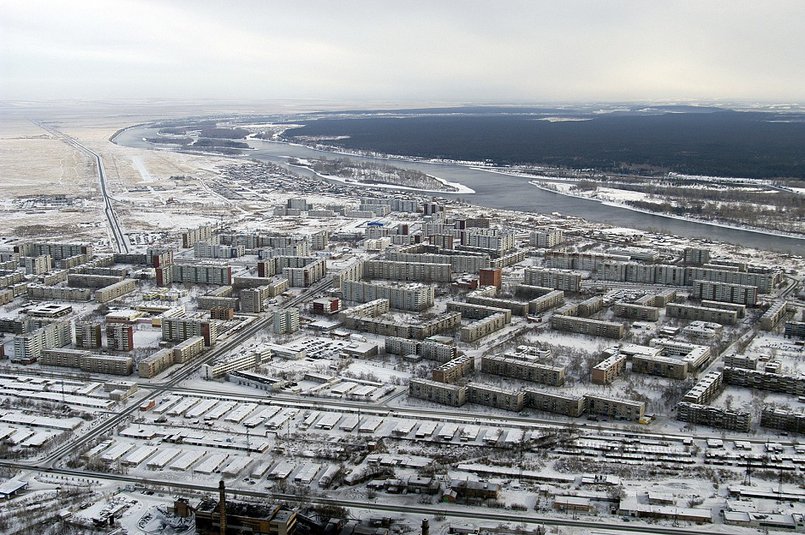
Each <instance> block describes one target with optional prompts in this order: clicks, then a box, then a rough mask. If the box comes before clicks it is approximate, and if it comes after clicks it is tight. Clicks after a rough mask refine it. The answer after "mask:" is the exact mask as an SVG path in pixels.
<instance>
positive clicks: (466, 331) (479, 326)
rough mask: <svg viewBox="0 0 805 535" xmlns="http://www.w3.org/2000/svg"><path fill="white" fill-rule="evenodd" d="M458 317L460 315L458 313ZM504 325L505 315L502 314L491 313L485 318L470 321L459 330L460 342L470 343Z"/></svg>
mask: <svg viewBox="0 0 805 535" xmlns="http://www.w3.org/2000/svg"><path fill="white" fill-rule="evenodd" d="M459 317H461V315H460V314H459ZM505 326H506V316H505V315H504V314H493V315H491V316H489V317H487V318H484V319H482V320H478V321H475V322H472V323H470V324H469V325H467V326H465V327H462V328H461V331H460V332H459V337H460V339H461V341H462V342H467V343H471V342H475V341H476V340H480V339H481V338H483V337H484V336H489V335H490V334H492V333H494V332H497V331H499V330H500V329H502V328H504V327H505Z"/></svg>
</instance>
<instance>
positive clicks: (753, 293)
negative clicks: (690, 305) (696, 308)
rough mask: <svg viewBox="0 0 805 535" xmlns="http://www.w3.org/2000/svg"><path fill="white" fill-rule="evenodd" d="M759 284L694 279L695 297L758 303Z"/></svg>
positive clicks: (745, 303) (730, 301)
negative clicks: (748, 284)
mask: <svg viewBox="0 0 805 535" xmlns="http://www.w3.org/2000/svg"><path fill="white" fill-rule="evenodd" d="M757 294H758V290H757V286H745V285H743V284H731V283H726V282H711V281H700V280H697V281H693V292H692V295H693V297H695V298H697V299H707V300H710V301H724V302H727V303H737V304H739V305H747V306H755V305H757Z"/></svg>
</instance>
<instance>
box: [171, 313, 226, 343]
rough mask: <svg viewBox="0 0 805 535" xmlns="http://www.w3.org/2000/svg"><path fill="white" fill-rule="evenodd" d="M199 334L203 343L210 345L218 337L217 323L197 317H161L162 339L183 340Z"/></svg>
mask: <svg viewBox="0 0 805 535" xmlns="http://www.w3.org/2000/svg"><path fill="white" fill-rule="evenodd" d="M194 336H201V337H203V338H204V345H206V346H212V345H214V344H215V341H216V340H217V338H218V323H217V322H216V321H214V320H212V321H210V320H205V319H198V318H163V319H162V339H163V340H164V341H166V342H184V341H185V340H187V339H188V338H192V337H194Z"/></svg>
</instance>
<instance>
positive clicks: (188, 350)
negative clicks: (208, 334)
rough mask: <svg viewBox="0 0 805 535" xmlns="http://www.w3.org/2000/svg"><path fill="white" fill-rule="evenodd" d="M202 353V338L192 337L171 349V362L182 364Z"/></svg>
mask: <svg viewBox="0 0 805 535" xmlns="http://www.w3.org/2000/svg"><path fill="white" fill-rule="evenodd" d="M203 351H204V338H202V337H201V336H192V337H190V338H188V339H187V340H185V341H184V342H180V343H178V344H176V345H175V346H174V347H173V362H174V363H175V364H182V363H184V362H187V361H188V360H190V359H192V358H193V357H195V356H196V355H200V354H201V353H202V352H203Z"/></svg>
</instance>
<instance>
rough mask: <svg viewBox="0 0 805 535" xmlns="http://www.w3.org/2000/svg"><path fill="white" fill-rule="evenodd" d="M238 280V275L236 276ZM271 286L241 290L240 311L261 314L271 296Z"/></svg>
mask: <svg viewBox="0 0 805 535" xmlns="http://www.w3.org/2000/svg"><path fill="white" fill-rule="evenodd" d="M235 279H236V280H237V277H235ZM271 297H272V295H271V287H270V286H258V287H256V288H243V289H242V290H241V291H240V311H241V312H246V313H248V314H259V313H260V312H263V311H264V310H265V301H266V299H269V298H271Z"/></svg>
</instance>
